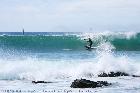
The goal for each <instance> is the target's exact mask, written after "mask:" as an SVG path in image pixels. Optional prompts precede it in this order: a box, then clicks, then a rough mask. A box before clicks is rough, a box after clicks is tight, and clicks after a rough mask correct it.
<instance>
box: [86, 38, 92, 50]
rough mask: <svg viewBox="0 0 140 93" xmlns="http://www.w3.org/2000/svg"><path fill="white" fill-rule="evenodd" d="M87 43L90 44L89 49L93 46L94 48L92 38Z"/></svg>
mask: <svg viewBox="0 0 140 93" xmlns="http://www.w3.org/2000/svg"><path fill="white" fill-rule="evenodd" d="M87 42H89V45H88V46H89V48H91V46H92V44H93V42H92V40H91V38H88V41H87Z"/></svg>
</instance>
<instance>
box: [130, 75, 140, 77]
mask: <svg viewBox="0 0 140 93" xmlns="http://www.w3.org/2000/svg"><path fill="white" fill-rule="evenodd" d="M132 77H140V76H138V75H132Z"/></svg>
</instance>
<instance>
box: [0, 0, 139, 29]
mask: <svg viewBox="0 0 140 93" xmlns="http://www.w3.org/2000/svg"><path fill="white" fill-rule="evenodd" d="M22 28H24V29H25V31H28V32H39V31H41V32H42V31H43V32H44V31H45V32H74V31H77V32H87V31H139V30H140V1H139V0H0V32H12V31H14V32H19V31H21V30H22ZM90 28H92V30H90Z"/></svg>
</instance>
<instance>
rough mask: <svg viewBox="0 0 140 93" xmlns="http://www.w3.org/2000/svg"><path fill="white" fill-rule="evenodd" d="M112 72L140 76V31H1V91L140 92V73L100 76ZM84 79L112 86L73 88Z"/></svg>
mask: <svg viewBox="0 0 140 93" xmlns="http://www.w3.org/2000/svg"><path fill="white" fill-rule="evenodd" d="M88 38H91V39H92V41H93V46H94V47H96V49H93V50H91V51H88V50H86V48H85V47H84V46H85V45H87V44H88V43H87V42H86V41H85V39H88ZM111 71H113V72H117V71H120V72H125V73H128V74H129V75H137V76H140V33H139V32H100V33H99V32H98V33H97V32H96V33H83V32H26V33H25V35H22V33H20V32H1V33H0V93H140V77H132V76H120V77H98V74H99V73H102V72H106V73H109V72H111ZM81 78H83V79H88V80H92V81H99V80H101V81H108V82H109V83H112V85H111V86H107V87H101V88H92V89H91V88H86V89H80V88H77V89H75V88H70V85H71V83H72V82H73V81H74V80H75V79H81ZM32 81H47V82H52V83H46V84H33V83H32Z"/></svg>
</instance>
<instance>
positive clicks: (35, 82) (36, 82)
mask: <svg viewBox="0 0 140 93" xmlns="http://www.w3.org/2000/svg"><path fill="white" fill-rule="evenodd" d="M32 83H34V84H38V83H52V82H46V81H32Z"/></svg>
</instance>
